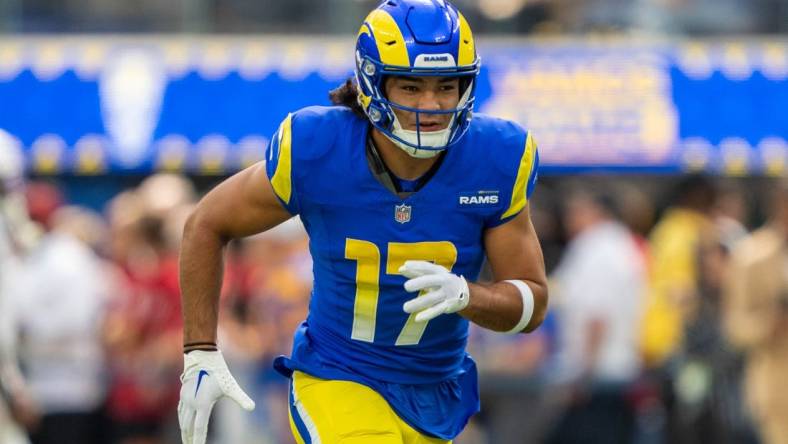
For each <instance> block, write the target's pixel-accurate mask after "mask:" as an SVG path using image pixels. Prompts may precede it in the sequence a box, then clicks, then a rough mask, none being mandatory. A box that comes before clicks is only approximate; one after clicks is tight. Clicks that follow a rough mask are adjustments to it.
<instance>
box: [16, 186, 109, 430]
mask: <svg viewBox="0 0 788 444" xmlns="http://www.w3.org/2000/svg"><path fill="white" fill-rule="evenodd" d="M28 198H29V201H30V208H31V209H32V211H31V216H33V217H34V218H36V220H37V222H39V223H41V224H42V225H43V226H44V227H46V230H47V233H46V234H45V236H44V237H43V239H42V240H41V242H40V243H39V244H38V245H37V246H36V247H35V249H34V250H33V251H31V253H30V255H29V256H28V257H27V258H26V260H25V262H24V265H23V268H22V270H21V272H20V279H19V282H18V285H17V286H16V287H15V288H14V293H13V299H14V305H15V310H14V311H15V317H16V324H17V328H19V330H20V338H21V340H20V345H19V351H20V354H21V357H22V358H21V361H22V364H23V369H24V372H25V376H26V379H27V383H28V385H29V387H30V392H31V394H32V398H33V400H34V402H35V404H36V407H37V409H38V410H39V411H40V413H41V420H40V423H39V424H38V425H37V426H36V427H35V428H33V430H32V432H31V436H30V439H31V441H32V443H33V444H39V443H44V444H46V443H59V444H60V443H74V444H76V443H79V444H90V443H102V442H105V438H104V436H103V435H102V432H103V430H104V427H103V425H104V423H103V420H102V415H101V408H102V407H103V404H104V400H105V395H106V379H105V373H104V372H105V362H104V353H103V344H102V340H101V334H100V332H101V325H102V322H103V319H104V313H105V309H106V305H107V302H108V297H109V295H110V293H111V287H110V286H109V284H108V282H107V280H106V279H104V277H105V273H104V271H105V269H104V264H103V261H102V260H101V259H99V257H98V256H97V255H96V254H95V252H94V251H93V250H92V249H91V248H90V246H89V245H87V244H86V243H85V239H84V238H81V237H83V234H84V233H85V232H86V231H87V232H90V233H96V232H97V231H100V229H101V226H102V222H101V220H100V219H99V218H98V216H95V215H92V214H90V213H88V212H87V211H86V210H81V209H77V208H64V209H59V210H58V209H57V207H58V204H59V202H60V197H59V192H58V191H57V189H56V188H54V187H53V186H51V185H45V184H32V185H31V186H29V187H28ZM82 228H86V230H82ZM75 229H77V230H78V231H76V230H75Z"/></svg>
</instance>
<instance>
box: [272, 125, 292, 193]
mask: <svg viewBox="0 0 788 444" xmlns="http://www.w3.org/2000/svg"><path fill="white" fill-rule="evenodd" d="M292 117H293V115H292V114H288V115H287V118H286V119H285V120H284V122H282V125H280V126H279V140H278V145H279V156H278V160H277V163H276V170H275V171H274V175H273V177H271V186H273V188H274V192H275V193H276V195H277V196H279V198H280V199H282V200H283V201H284V202H285V203H290V195H291V194H292V192H293V184H292V180H291V168H292V167H291V165H292V153H291V143H292V137H291V128H290V123H291V120H292Z"/></svg>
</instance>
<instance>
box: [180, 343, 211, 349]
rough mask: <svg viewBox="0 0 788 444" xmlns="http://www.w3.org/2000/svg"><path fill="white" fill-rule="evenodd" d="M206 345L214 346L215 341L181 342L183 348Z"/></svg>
mask: <svg viewBox="0 0 788 444" xmlns="http://www.w3.org/2000/svg"><path fill="white" fill-rule="evenodd" d="M206 346H211V347H216V343H215V342H189V343H188V344H183V348H186V347H206Z"/></svg>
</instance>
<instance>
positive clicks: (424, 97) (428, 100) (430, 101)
mask: <svg viewBox="0 0 788 444" xmlns="http://www.w3.org/2000/svg"><path fill="white" fill-rule="evenodd" d="M440 108H441V105H440V102H439V101H438V96H437V95H436V94H435V92H433V91H430V90H426V91H424V92H423V93H422V94H421V97H419V109H427V110H439V109H440Z"/></svg>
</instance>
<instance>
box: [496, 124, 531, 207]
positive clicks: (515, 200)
mask: <svg viewBox="0 0 788 444" xmlns="http://www.w3.org/2000/svg"><path fill="white" fill-rule="evenodd" d="M535 158H536V142H534V139H533V137H531V133H530V132H529V133H528V137H527V138H526V139H525V151H523V157H522V158H520V167H519V169H518V170H517V180H515V182H514V189H513V190H512V202H511V204H509V208H508V209H507V210H506V212H505V213H503V216H501V219H506V218H507V217H509V216H512V215H515V214H517V213H518V212H519V211H520V210H522V209H523V208H525V204H526V203H528V202H527V200H528V198H527V197H526V191H527V190H526V188H527V187H528V178H529V177H531V170H532V169H533V168H534V159H535Z"/></svg>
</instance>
